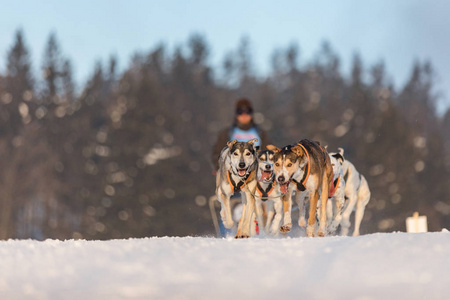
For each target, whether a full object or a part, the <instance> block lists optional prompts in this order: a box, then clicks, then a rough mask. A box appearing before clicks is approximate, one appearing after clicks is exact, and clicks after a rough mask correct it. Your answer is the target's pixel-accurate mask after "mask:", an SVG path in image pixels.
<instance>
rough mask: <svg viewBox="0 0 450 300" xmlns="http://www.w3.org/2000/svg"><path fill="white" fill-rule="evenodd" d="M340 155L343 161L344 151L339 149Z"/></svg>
mask: <svg viewBox="0 0 450 300" xmlns="http://www.w3.org/2000/svg"><path fill="white" fill-rule="evenodd" d="M338 153H339V154H340V155H341V156H342V159H344V149H342V148H338Z"/></svg>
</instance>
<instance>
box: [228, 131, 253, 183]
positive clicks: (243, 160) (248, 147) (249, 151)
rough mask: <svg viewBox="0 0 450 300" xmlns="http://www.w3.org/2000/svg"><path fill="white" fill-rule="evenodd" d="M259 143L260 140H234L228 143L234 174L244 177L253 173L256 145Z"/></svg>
mask: <svg viewBox="0 0 450 300" xmlns="http://www.w3.org/2000/svg"><path fill="white" fill-rule="evenodd" d="M257 141H258V139H253V140H250V141H248V142H238V141H236V140H233V141H230V142H228V143H227V145H228V148H229V149H230V152H229V155H230V162H231V168H232V170H233V173H234V174H236V175H238V176H240V177H244V176H245V175H247V174H248V173H250V172H251V171H252V168H253V167H254V163H255V161H256V147H255V143H256V142H257Z"/></svg>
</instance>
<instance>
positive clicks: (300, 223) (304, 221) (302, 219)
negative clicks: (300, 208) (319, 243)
mask: <svg viewBox="0 0 450 300" xmlns="http://www.w3.org/2000/svg"><path fill="white" fill-rule="evenodd" d="M298 226H300V227H302V228H305V226H306V220H305V218H300V220H298Z"/></svg>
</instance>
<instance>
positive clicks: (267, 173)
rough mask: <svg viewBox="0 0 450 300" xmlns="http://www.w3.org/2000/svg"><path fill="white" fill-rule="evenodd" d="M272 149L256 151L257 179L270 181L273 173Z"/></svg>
mask: <svg viewBox="0 0 450 300" xmlns="http://www.w3.org/2000/svg"><path fill="white" fill-rule="evenodd" d="M273 154H274V153H273V151H270V150H259V151H258V181H264V182H271V181H272V180H273V177H274V173H273Z"/></svg>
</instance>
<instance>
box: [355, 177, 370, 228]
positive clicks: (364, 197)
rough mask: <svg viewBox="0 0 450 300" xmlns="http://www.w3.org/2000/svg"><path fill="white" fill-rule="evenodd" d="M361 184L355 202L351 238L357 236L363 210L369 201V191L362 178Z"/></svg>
mask: <svg viewBox="0 0 450 300" xmlns="http://www.w3.org/2000/svg"><path fill="white" fill-rule="evenodd" d="M363 183H364V184H361V187H360V189H359V191H358V201H357V202H356V212H355V230H354V231H353V236H358V235H359V226H360V225H361V221H362V219H363V217H364V209H365V208H366V205H367V203H369V200H370V190H369V186H368V185H367V181H366V180H365V178H364V177H363Z"/></svg>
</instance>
